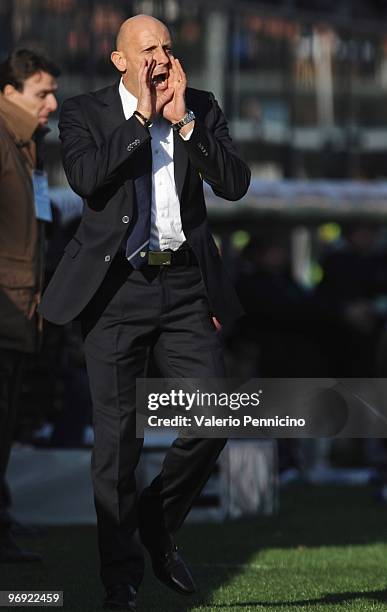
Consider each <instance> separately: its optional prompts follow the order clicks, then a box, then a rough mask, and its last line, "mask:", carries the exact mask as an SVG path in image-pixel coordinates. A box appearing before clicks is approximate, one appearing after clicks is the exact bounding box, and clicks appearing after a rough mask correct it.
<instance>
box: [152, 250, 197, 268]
mask: <svg viewBox="0 0 387 612" xmlns="http://www.w3.org/2000/svg"><path fill="white" fill-rule="evenodd" d="M144 265H147V266H173V267H174V266H197V265H198V260H197V259H196V257H195V255H194V253H193V252H192V251H191V249H179V250H178V251H147V252H146V254H145V264H144Z"/></svg>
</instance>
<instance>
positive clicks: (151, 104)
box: [136, 59, 173, 119]
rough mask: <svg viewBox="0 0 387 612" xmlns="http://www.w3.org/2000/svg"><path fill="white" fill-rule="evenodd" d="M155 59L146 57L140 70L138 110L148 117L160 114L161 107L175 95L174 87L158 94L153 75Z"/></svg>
mask: <svg viewBox="0 0 387 612" xmlns="http://www.w3.org/2000/svg"><path fill="white" fill-rule="evenodd" d="M155 66H156V61H155V60H150V61H149V60H146V59H144V60H143V61H142V63H141V66H140V70H139V72H138V92H139V94H138V101H137V108H136V110H137V111H138V112H139V113H141V115H143V116H144V117H146V118H147V119H151V118H152V117H154V116H155V115H158V114H159V113H160V111H161V109H162V108H163V107H164V106H165V104H167V103H168V102H169V101H170V100H171V99H172V97H173V88H168V89H166V90H165V91H163V92H161V93H160V94H159V95H157V92H156V90H155V88H154V86H153V85H152V75H153V70H154V69H155Z"/></svg>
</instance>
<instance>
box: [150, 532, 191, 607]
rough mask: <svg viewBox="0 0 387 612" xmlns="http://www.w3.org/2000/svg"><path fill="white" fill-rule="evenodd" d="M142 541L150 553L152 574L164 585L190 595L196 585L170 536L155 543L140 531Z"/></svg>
mask: <svg viewBox="0 0 387 612" xmlns="http://www.w3.org/2000/svg"><path fill="white" fill-rule="evenodd" d="M140 536H141V539H142V543H143V544H144V546H145V548H146V549H147V551H148V552H149V554H150V557H151V560H152V568H153V572H154V575H155V576H156V578H158V579H159V580H160V581H161V582H163V583H164V584H165V585H166V586H168V587H169V588H171V589H173V590H174V591H177V592H178V593H181V594H182V595H192V593H195V591H196V586H195V583H194V581H193V578H192V576H191V573H190V571H189V569H188V567H187V566H186V564H185V563H184V561H183V559H182V558H181V556H180V555H179V553H178V552H177V546H176V545H175V544H174V542H173V540H172V538H171V537H170V536H168V538H167V539H166V542H165V543H164V544H158V545H155V544H153V543H151V542H150V541H149V539H148V538H147V537H146V535H144V534H142V533H141V529H140Z"/></svg>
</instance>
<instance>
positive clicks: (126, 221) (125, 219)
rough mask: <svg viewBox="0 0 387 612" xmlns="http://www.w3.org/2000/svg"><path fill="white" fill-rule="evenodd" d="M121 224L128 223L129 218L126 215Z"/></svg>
mask: <svg viewBox="0 0 387 612" xmlns="http://www.w3.org/2000/svg"><path fill="white" fill-rule="evenodd" d="M122 223H129V217H128V216H127V215H124V216H123V217H122Z"/></svg>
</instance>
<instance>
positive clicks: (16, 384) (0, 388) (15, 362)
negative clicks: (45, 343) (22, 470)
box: [0, 349, 25, 531]
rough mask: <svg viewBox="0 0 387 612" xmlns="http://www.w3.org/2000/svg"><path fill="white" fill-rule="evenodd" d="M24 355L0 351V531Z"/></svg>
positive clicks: (5, 519) (4, 518) (5, 521)
mask: <svg viewBox="0 0 387 612" xmlns="http://www.w3.org/2000/svg"><path fill="white" fill-rule="evenodd" d="M24 357H25V355H24V353H21V352H19V351H14V350H9V349H0V531H1V530H4V529H5V528H7V526H8V512H7V508H8V505H9V501H10V500H9V491H8V487H7V484H6V480H5V476H6V471H7V466H8V461H9V456H10V453H11V448H12V442H13V437H14V434H15V427H16V422H17V417H18V397H19V392H20V385H21V377H22V367H23V361H24Z"/></svg>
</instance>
